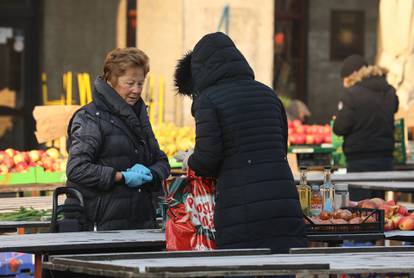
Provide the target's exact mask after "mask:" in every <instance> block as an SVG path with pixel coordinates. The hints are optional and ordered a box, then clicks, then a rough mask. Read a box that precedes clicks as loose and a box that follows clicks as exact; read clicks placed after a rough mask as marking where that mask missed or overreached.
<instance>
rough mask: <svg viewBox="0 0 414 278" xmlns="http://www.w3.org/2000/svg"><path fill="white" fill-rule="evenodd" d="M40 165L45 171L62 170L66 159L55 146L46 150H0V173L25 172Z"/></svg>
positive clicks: (64, 167)
mask: <svg viewBox="0 0 414 278" xmlns="http://www.w3.org/2000/svg"><path fill="white" fill-rule="evenodd" d="M37 166H38V167H42V168H43V169H44V171H45V172H58V171H62V172H64V171H65V169H66V159H65V158H64V157H63V156H62V155H61V154H60V152H59V151H58V150H57V149H55V148H49V149H47V150H31V151H17V150H14V149H11V148H8V149H6V150H0V175H5V174H8V173H25V172H28V171H29V168H30V167H37Z"/></svg>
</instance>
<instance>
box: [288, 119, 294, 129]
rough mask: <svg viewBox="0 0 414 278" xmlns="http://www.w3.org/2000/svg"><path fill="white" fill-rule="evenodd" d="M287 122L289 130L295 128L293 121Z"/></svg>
mask: <svg viewBox="0 0 414 278" xmlns="http://www.w3.org/2000/svg"><path fill="white" fill-rule="evenodd" d="M287 122H288V128H289V129H292V128H293V123H292V121H291V120H289V119H288V120H287Z"/></svg>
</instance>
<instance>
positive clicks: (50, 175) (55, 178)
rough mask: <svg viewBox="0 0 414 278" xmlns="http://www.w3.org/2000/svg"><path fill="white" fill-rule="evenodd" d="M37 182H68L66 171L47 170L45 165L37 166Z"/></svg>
mask: <svg viewBox="0 0 414 278" xmlns="http://www.w3.org/2000/svg"><path fill="white" fill-rule="evenodd" d="M36 182H37V183H64V182H66V173H65V172H61V171H55V172H46V171H45V169H43V167H36Z"/></svg>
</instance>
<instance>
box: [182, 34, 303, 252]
mask: <svg viewBox="0 0 414 278" xmlns="http://www.w3.org/2000/svg"><path fill="white" fill-rule="evenodd" d="M186 76H192V79H188V78H186ZM176 79H177V80H176V82H177V86H178V89H179V91H180V92H182V93H184V94H191V96H192V97H193V98H194V101H193V107H192V112H193V115H194V117H195V120H196V145H195V149H194V153H193V155H192V156H191V157H190V158H189V161H188V164H189V166H190V167H191V168H192V169H194V170H195V172H196V173H197V174H198V175H201V176H213V177H217V179H218V182H217V195H216V210H215V226H216V231H217V234H216V236H217V237H216V241H217V246H218V247H219V248H259V247H263V248H271V249H272V251H273V252H277V253H280V252H287V251H288V249H289V248H291V247H303V246H305V245H306V240H305V237H304V224H303V219H302V212H301V208H300V204H299V201H298V194H297V191H296V187H295V184H294V181H293V178H292V173H291V170H290V168H289V165H288V163H287V160H286V148H287V146H286V140H287V123H286V113H285V110H284V108H283V106H282V104H281V102H280V100H279V99H278V97H277V96H276V94H275V93H274V91H273V90H271V89H270V88H268V87H267V86H265V85H263V84H261V83H259V82H257V81H255V80H254V74H253V71H252V69H251V68H250V66H249V65H248V63H247V61H246V60H245V58H244V57H243V55H242V54H241V53H240V52H239V51H238V49H237V48H236V47H235V45H234V43H233V42H232V41H231V40H230V38H229V37H227V36H226V35H224V34H222V33H214V34H210V35H206V36H205V37H203V38H202V39H201V40H200V42H198V43H197V45H196V46H195V48H194V51H193V53H192V54H191V53H190V54H188V55H187V56H186V57H185V58H184V59H183V60H181V62H180V64H179V65H178V68H177V72H176ZM190 92H191V93H190Z"/></svg>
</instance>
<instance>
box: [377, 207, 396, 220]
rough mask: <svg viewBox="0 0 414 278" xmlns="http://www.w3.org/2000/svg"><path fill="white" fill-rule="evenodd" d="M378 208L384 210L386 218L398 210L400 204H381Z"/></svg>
mask: <svg viewBox="0 0 414 278" xmlns="http://www.w3.org/2000/svg"><path fill="white" fill-rule="evenodd" d="M378 209H380V210H383V211H384V216H385V218H390V217H391V216H393V215H394V214H395V213H396V212H397V210H398V206H390V205H387V204H382V205H381V206H379V207H378Z"/></svg>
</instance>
